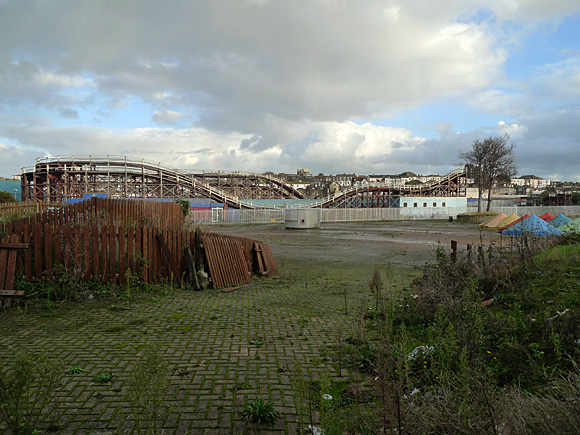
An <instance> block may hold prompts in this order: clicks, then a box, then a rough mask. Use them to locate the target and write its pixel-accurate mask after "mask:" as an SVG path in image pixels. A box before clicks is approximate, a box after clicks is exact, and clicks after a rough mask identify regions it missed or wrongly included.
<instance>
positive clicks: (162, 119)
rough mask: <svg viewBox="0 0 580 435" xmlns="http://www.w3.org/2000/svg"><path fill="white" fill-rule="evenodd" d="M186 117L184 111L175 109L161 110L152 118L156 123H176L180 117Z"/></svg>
mask: <svg viewBox="0 0 580 435" xmlns="http://www.w3.org/2000/svg"><path fill="white" fill-rule="evenodd" d="M185 117H186V115H185V114H184V113H180V112H175V111H174V110H161V111H157V112H155V113H154V114H153V116H152V117H151V118H152V120H153V122H155V123H156V124H161V125H174V124H176V123H177V121H179V119H181V118H185Z"/></svg>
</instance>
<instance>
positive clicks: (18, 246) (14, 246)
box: [0, 243, 30, 249]
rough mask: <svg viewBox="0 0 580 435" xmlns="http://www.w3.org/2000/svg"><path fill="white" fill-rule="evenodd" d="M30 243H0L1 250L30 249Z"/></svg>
mask: <svg viewBox="0 0 580 435" xmlns="http://www.w3.org/2000/svg"><path fill="white" fill-rule="evenodd" d="M29 247H30V243H0V249H4V248H6V249H28V248H29Z"/></svg>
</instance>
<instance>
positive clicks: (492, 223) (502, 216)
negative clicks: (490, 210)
mask: <svg viewBox="0 0 580 435" xmlns="http://www.w3.org/2000/svg"><path fill="white" fill-rule="evenodd" d="M506 217H507V216H506V214H505V213H503V212H502V213H500V214H498V215H497V216H496V217H494V218H493V219H492V220H490V221H488V222H484V223H482V224H479V227H480V228H494V226H495V225H496V224H497V223H498V222H500V221H501V220H502V219H505V218H506Z"/></svg>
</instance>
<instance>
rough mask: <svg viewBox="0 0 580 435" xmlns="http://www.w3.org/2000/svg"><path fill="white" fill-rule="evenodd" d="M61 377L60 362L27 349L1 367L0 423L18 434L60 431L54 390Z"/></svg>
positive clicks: (57, 404)
mask: <svg viewBox="0 0 580 435" xmlns="http://www.w3.org/2000/svg"><path fill="white" fill-rule="evenodd" d="M61 377H62V366H61V364H60V363H59V362H57V361H54V360H51V359H49V358H48V357H47V356H46V355H34V354H32V353H31V352H30V351H28V350H26V349H24V350H21V351H19V352H18V353H16V354H15V355H14V357H13V358H12V361H11V363H10V364H8V363H7V362H3V363H2V364H0V421H4V422H6V424H7V426H8V428H9V429H10V430H11V431H12V433H14V434H16V435H27V434H34V433H39V431H40V430H41V429H51V430H56V429H58V420H59V418H60V416H61V415H62V414H61V412H60V404H59V402H58V400H57V398H56V395H55V390H56V389H57V388H58V387H59V386H60V378H61Z"/></svg>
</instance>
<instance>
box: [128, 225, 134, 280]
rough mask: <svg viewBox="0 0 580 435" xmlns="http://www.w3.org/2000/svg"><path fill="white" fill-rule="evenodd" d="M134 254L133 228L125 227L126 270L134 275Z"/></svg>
mask: <svg viewBox="0 0 580 435" xmlns="http://www.w3.org/2000/svg"><path fill="white" fill-rule="evenodd" d="M134 252H135V228H134V227H127V269H128V270H130V271H131V274H133V273H135V262H134V259H133V255H134Z"/></svg>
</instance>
